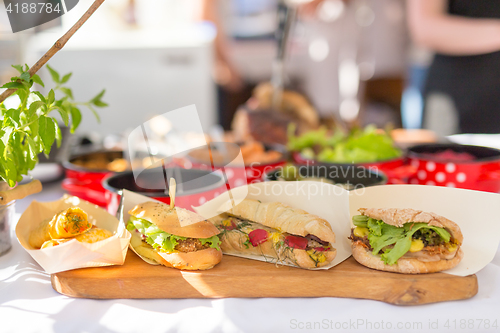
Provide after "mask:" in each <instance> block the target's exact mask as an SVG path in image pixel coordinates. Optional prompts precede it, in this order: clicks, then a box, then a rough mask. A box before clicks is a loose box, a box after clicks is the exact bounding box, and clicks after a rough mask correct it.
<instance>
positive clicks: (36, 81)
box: [31, 74, 45, 87]
mask: <svg viewBox="0 0 500 333" xmlns="http://www.w3.org/2000/svg"><path fill="white" fill-rule="evenodd" d="M31 80H32V81H33V82H35V83H38V84H39V85H41V86H42V87H45V84H44V83H43V81H42V79H41V78H40V76H38V74H33V76H32V77H31Z"/></svg>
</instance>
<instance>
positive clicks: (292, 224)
mask: <svg viewBox="0 0 500 333" xmlns="http://www.w3.org/2000/svg"><path fill="white" fill-rule="evenodd" d="M218 211H219V212H227V213H228V214H231V215H233V216H236V217H240V218H242V219H245V220H250V221H253V222H257V223H260V224H262V225H265V226H268V227H270V228H274V229H277V230H280V231H282V232H287V233H290V234H293V235H299V236H304V237H305V236H307V235H314V236H316V237H318V238H319V239H321V240H323V241H325V242H328V243H335V234H334V232H333V230H332V226H331V225H330V223H328V221H326V220H325V219H322V218H321V217H319V216H316V215H313V214H309V213H308V212H306V211H304V210H302V209H297V208H292V207H290V206H288V205H286V204H284V203H281V202H265V203H264V202H260V201H258V200H252V199H245V200H243V201H242V202H241V203H240V204H238V205H237V206H235V207H234V208H233V207H232V205H231V202H230V201H228V202H226V203H225V204H224V205H222V206H221V207H220V208H219V210H218Z"/></svg>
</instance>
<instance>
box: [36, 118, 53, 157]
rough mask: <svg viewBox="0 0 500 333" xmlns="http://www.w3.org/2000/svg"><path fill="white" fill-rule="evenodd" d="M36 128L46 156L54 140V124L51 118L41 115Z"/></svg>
mask: <svg viewBox="0 0 500 333" xmlns="http://www.w3.org/2000/svg"><path fill="white" fill-rule="evenodd" d="M38 126H39V128H38V133H39V135H40V138H41V139H42V143H43V151H44V153H45V154H46V155H48V154H49V153H50V149H51V147H52V144H53V143H54V140H55V138H56V124H55V123H54V120H53V119H52V118H51V117H47V116H44V115H41V116H40V118H39V119H38Z"/></svg>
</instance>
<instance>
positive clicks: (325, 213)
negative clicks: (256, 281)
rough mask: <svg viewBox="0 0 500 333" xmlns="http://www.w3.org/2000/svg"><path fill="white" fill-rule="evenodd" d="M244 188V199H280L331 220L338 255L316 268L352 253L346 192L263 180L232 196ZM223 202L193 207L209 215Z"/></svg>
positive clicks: (318, 184)
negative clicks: (245, 196) (245, 192)
mask: <svg viewBox="0 0 500 333" xmlns="http://www.w3.org/2000/svg"><path fill="white" fill-rule="evenodd" d="M244 191H248V195H247V199H256V200H260V201H262V202H274V201H279V202H282V203H285V204H287V205H290V206H291V207H294V208H300V209H303V210H305V211H306V212H308V213H310V214H315V215H318V216H319V217H321V218H324V219H325V220H327V221H328V222H329V223H330V225H331V226H332V230H333V232H334V233H335V239H336V243H335V244H333V247H334V248H335V249H337V255H336V256H335V259H334V260H333V261H332V262H331V263H330V264H329V265H327V266H323V267H320V268H315V269H329V268H332V267H333V266H336V265H338V264H340V263H341V262H342V261H344V260H346V259H347V258H349V257H350V256H351V254H352V252H351V244H350V241H349V240H348V239H347V237H349V236H350V235H351V227H350V226H351V224H350V216H349V192H348V191H346V190H344V189H343V188H341V187H339V186H334V185H330V184H326V183H322V182H310V181H300V182H264V183H257V184H251V185H246V186H241V187H237V188H235V189H233V190H231V192H233V195H234V196H240V195H241V193H240V192H244ZM225 202H226V198H224V197H217V198H215V199H213V200H210V201H208V202H206V203H205V204H203V205H202V206H199V207H193V208H194V209H195V211H196V212H197V213H198V214H200V215H201V216H203V217H205V218H210V217H212V216H215V215H217V214H219V213H221V212H219V211H218V209H219V207H220V206H222V204H224V203H225ZM231 255H235V256H238V257H242V258H248V259H254V260H259V261H265V262H275V261H276V259H274V261H272V258H264V257H262V256H255V255H236V254H231ZM223 260H224V259H223ZM288 266H292V267H296V266H293V265H288Z"/></svg>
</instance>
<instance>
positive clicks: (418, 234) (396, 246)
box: [349, 215, 458, 265]
mask: <svg viewBox="0 0 500 333" xmlns="http://www.w3.org/2000/svg"><path fill="white" fill-rule="evenodd" d="M353 224H354V225H355V226H356V228H354V229H353V230H352V233H351V236H350V237H349V239H351V240H352V241H358V242H360V243H362V244H364V245H363V246H365V247H367V248H368V249H369V250H371V251H372V254H374V255H377V254H379V255H380V256H381V259H382V261H384V263H386V264H387V265H394V264H395V263H397V261H398V259H399V258H401V257H402V256H404V255H407V256H417V255H416V254H413V253H417V252H420V251H422V250H425V251H427V253H428V254H429V255H430V256H435V255H436V254H437V255H442V254H447V253H448V254H449V253H451V252H454V251H456V250H457V248H458V246H457V244H456V243H455V240H453V239H452V238H451V235H450V233H449V232H448V231H446V230H445V229H444V228H440V227H435V226H430V225H428V224H427V223H413V222H410V223H405V224H404V225H403V226H402V227H395V226H392V225H389V224H387V223H385V222H383V221H381V220H375V219H373V218H369V217H368V216H364V215H356V216H354V217H353ZM408 252H409V253H408ZM422 258H423V257H422ZM438 260H439V259H438Z"/></svg>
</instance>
